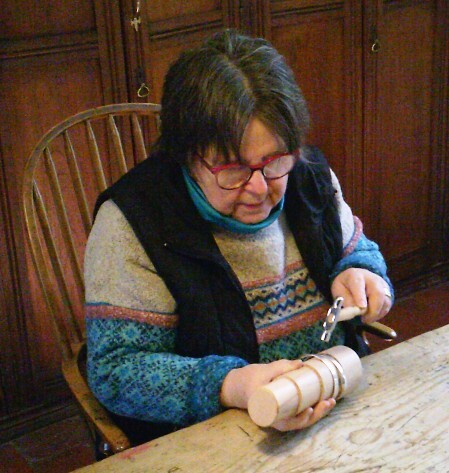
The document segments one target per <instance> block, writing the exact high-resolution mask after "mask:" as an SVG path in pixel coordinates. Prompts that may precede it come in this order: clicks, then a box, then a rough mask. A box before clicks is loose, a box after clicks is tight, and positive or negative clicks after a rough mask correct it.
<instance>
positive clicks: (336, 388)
mask: <svg viewBox="0 0 449 473" xmlns="http://www.w3.org/2000/svg"><path fill="white" fill-rule="evenodd" d="M310 358H316V359H317V360H320V361H322V362H323V363H324V364H325V365H326V367H327V369H328V370H329V371H330V373H331V375H332V381H333V383H334V386H333V389H332V396H331V397H333V398H334V399H337V398H336V396H337V394H338V392H339V391H340V379H339V376H338V370H337V368H336V367H335V365H334V363H332V361H331V360H329V359H326V358H324V357H323V356H322V354H320V355H306V356H305V358H304V357H302V358H301V360H302V361H307V360H308V359H310Z"/></svg>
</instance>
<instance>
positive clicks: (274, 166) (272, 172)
mask: <svg viewBox="0 0 449 473" xmlns="http://www.w3.org/2000/svg"><path fill="white" fill-rule="evenodd" d="M295 161H296V158H295V156H294V155H292V154H286V155H283V156H280V157H279V158H276V159H273V161H270V162H269V163H267V164H266V165H265V166H264V167H262V168H261V169H260V170H261V171H262V174H263V175H264V177H265V179H280V178H281V177H284V176H285V175H286V174H288V173H289V172H290V171H291V170H292V169H293V166H294V165H295ZM253 172H254V170H253V169H251V168H250V167H248V166H245V165H244V164H242V165H239V166H235V167H230V168H226V169H222V170H221V171H219V172H218V173H217V174H216V175H215V176H216V178H217V183H218V185H219V186H220V187H222V188H223V189H237V188H238V187H241V186H243V185H245V184H246V183H247V182H248V181H249V180H250V178H251V176H252V174H253Z"/></svg>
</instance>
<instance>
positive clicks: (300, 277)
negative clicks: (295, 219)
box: [85, 175, 390, 426]
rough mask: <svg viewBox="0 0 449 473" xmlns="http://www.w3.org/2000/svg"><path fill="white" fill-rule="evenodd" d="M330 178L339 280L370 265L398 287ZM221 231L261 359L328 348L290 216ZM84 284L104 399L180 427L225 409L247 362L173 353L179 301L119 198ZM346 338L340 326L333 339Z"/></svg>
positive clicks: (91, 365)
mask: <svg viewBox="0 0 449 473" xmlns="http://www.w3.org/2000/svg"><path fill="white" fill-rule="evenodd" d="M332 177H333V184H334V187H335V189H336V190H337V202H338V206H339V213H340V218H341V223H342V230H343V241H344V245H345V251H344V256H343V258H342V259H341V260H340V262H339V263H338V264H337V266H336V268H335V269H334V272H333V275H332V276H331V277H334V276H336V275H337V274H338V273H340V272H341V271H343V270H344V269H347V268H349V267H362V268H366V269H369V270H371V271H373V272H375V273H377V274H379V275H380V276H382V277H383V278H385V280H386V281H387V282H388V283H389V284H390V281H389V280H388V277H387V276H386V265H385V262H384V260H383V257H382V255H381V254H380V252H379V249H378V246H377V245H376V244H375V243H374V242H372V241H370V240H368V239H367V238H366V237H365V236H364V235H363V233H362V228H361V223H360V221H359V220H358V219H357V218H356V217H353V215H352V212H351V210H350V208H349V207H348V205H347V204H346V203H345V202H344V200H343V197H342V195H341V189H340V186H339V183H338V181H337V179H336V177H335V175H332ZM214 237H215V240H216V242H217V244H218V246H219V248H220V251H221V252H222V254H223V255H224V257H225V258H226V259H227V260H228V262H229V263H230V265H231V267H232V269H233V270H234V272H235V273H236V275H237V277H238V279H239V280H240V282H241V284H242V287H243V289H244V292H245V294H246V298H247V300H248V303H249V306H250V308H251V311H252V313H253V318H254V325H255V328H256V334H257V339H258V342H259V354H260V360H261V362H264V363H265V362H270V361H274V360H277V359H281V358H289V359H295V358H298V357H299V356H301V355H303V354H305V353H316V352H318V351H321V350H323V349H325V348H326V347H328V346H329V345H327V344H326V345H324V344H323V342H321V340H320V335H321V329H322V320H323V318H324V316H325V314H326V311H327V309H328V304H327V303H326V302H325V300H324V298H323V296H322V294H321V293H320V292H319V291H318V290H317V287H316V285H315V283H314V282H313V280H312V279H311V278H310V276H309V272H308V270H307V268H306V267H305V265H304V263H303V261H302V258H301V255H300V254H299V251H298V248H297V246H296V244H295V240H294V237H293V235H292V233H291V232H290V230H289V228H288V225H287V223H286V220H285V217H284V215H281V217H280V218H279V219H278V220H276V221H275V222H274V223H272V224H271V225H270V226H268V227H267V228H264V229H262V230H260V231H258V232H256V233H255V234H250V235H247V234H235V233H231V232H229V231H226V230H223V229H220V228H218V227H217V228H215V231H214ZM85 283H86V329H87V336H88V366H87V368H88V380H89V385H90V387H91V389H92V391H93V392H94V394H95V395H96V397H97V398H98V399H99V400H100V402H102V403H103V404H104V405H105V406H106V407H107V408H108V409H109V410H110V411H112V412H114V413H116V414H119V415H123V416H127V417H132V418H137V419H140V420H144V421H151V422H168V423H172V424H175V425H178V426H186V425H190V424H192V423H195V422H199V421H201V420H205V419H207V418H209V417H211V416H213V415H215V414H218V413H219V412H221V411H222V409H223V408H222V406H221V405H220V403H219V393H220V389H221V384H222V382H223V380H224V378H225V376H226V375H227V373H228V372H229V371H230V370H231V369H233V368H237V367H242V366H244V365H246V364H247V362H246V361H245V360H243V359H240V358H236V357H231V356H206V357H204V358H200V359H197V358H187V357H181V356H179V355H176V354H175V350H174V346H175V338H176V327H177V323H178V315H177V310H176V302H175V300H174V299H173V297H172V295H171V294H170V292H169V291H168V289H167V287H166V285H165V284H164V281H163V280H162V279H161V278H160V277H159V275H158V274H157V272H156V270H155V269H154V266H153V265H152V263H151V261H150V259H149V258H148V256H147V255H146V253H145V251H144V250H143V248H142V246H141V245H140V243H139V241H138V240H137V238H136V236H135V235H134V233H133V231H132V229H131V227H130V225H129V223H128V222H127V221H126V219H125V217H124V216H123V214H122V213H121V211H120V210H119V209H118V207H117V206H116V205H115V204H114V203H113V202H112V201H107V202H105V203H104V204H103V205H102V206H101V208H100V210H99V212H98V214H97V217H96V220H95V224H94V226H93V229H92V232H91V235H90V236H89V240H88V245H87V248H86V255H85ZM198 330H201V327H198ZM343 341H344V334H343V331H342V329H340V328H339V327H337V329H336V331H335V332H334V334H333V337H332V343H333V344H342V343H343Z"/></svg>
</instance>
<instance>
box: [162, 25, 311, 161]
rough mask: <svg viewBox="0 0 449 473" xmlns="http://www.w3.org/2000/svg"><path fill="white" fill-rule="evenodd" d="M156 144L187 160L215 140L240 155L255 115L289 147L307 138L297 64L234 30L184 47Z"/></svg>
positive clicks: (226, 153)
mask: <svg viewBox="0 0 449 473" xmlns="http://www.w3.org/2000/svg"><path fill="white" fill-rule="evenodd" d="M161 105H162V110H161V136H160V139H159V141H158V144H157V147H158V148H159V149H160V150H161V151H165V152H167V154H168V155H169V156H170V157H171V158H172V159H175V160H176V161H178V162H180V163H182V164H185V163H186V161H187V160H188V159H189V158H190V157H192V156H194V155H195V154H199V155H204V154H205V152H206V151H207V150H208V149H210V148H211V147H212V148H214V149H215V151H216V152H217V153H218V154H220V155H222V156H223V157H224V158H225V159H226V160H228V159H229V157H230V155H235V156H236V157H238V158H239V148H240V143H241V140H242V136H243V132H244V131H245V128H246V125H247V124H248V121H249V120H250V118H251V117H257V118H258V119H259V120H261V121H262V122H263V123H264V124H265V125H266V126H267V127H268V128H269V129H270V130H272V131H273V132H274V133H275V134H277V135H278V136H279V137H281V138H282V139H283V141H284V142H285V144H286V146H287V150H288V151H294V150H296V149H298V148H299V147H300V145H301V144H302V139H303V137H304V135H305V133H306V131H307V128H308V124H309V115H308V112H307V106H306V103H305V100H304V97H303V95H302V93H301V91H300V89H299V87H298V85H297V83H296V81H295V77H294V75H293V72H292V70H291V69H290V68H289V67H288V66H287V64H286V62H285V59H284V58H283V56H281V55H280V54H279V53H278V52H277V51H276V50H275V49H274V48H273V46H272V45H271V44H270V43H269V42H268V41H266V40H264V39H261V38H250V37H247V36H243V35H241V34H239V33H238V32H237V31H235V30H225V31H223V32H221V33H218V34H216V35H214V36H212V37H211V38H210V39H209V40H207V41H205V42H204V43H203V44H202V45H200V46H199V47H197V48H195V49H191V50H188V51H185V52H184V53H182V54H181V56H180V57H179V59H178V60H177V61H176V62H175V63H174V64H173V65H172V66H171V67H170V69H169V71H168V73H167V75H166V77H165V82H164V88H163V95H162V103H161Z"/></svg>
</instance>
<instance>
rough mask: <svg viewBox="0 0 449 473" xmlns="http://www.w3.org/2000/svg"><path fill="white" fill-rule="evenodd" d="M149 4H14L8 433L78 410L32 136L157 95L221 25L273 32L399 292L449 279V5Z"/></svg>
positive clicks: (10, 28) (4, 29) (2, 301)
mask: <svg viewBox="0 0 449 473" xmlns="http://www.w3.org/2000/svg"><path fill="white" fill-rule="evenodd" d="M137 3H138V2H136V1H132V0H121V1H117V2H107V1H105V0H77V1H76V2H70V1H66V0H61V1H60V2H58V3H57V4H55V3H54V2H50V1H49V0H40V1H39V2H35V1H31V0H22V1H21V2H17V1H15V0H4V1H3V2H2V9H1V12H0V110H1V121H0V347H1V351H0V416H1V421H0V440H4V439H7V438H11V437H13V436H15V435H18V434H20V433H22V432H25V431H27V430H29V429H31V428H33V427H36V426H38V425H42V424H45V423H48V422H50V421H52V420H55V419H58V418H61V417H64V416H66V415H69V414H70V413H71V412H73V409H74V407H73V403H71V402H70V399H71V398H70V395H69V393H68V392H67V389H66V387H65V385H64V382H63V381H62V378H61V375H60V356H59V353H58V350H57V347H56V345H55V343H54V342H53V338H52V330H51V327H50V324H49V321H48V320H47V319H46V317H45V307H44V304H43V300H42V296H41V294H40V292H39V289H38V286H37V283H36V278H35V274H34V271H33V269H32V267H31V264H30V261H29V255H28V253H27V248H26V244H25V239H24V235H23V224H22V211H21V197H20V190H21V181H22V175H23V169H24V166H25V162H26V159H27V157H28V155H29V154H30V152H31V150H32V147H33V146H34V145H35V144H36V142H37V140H38V139H39V138H40V136H41V135H42V134H43V133H44V132H45V131H47V130H48V129H49V128H50V127H51V126H53V125H55V124H56V123H57V122H58V121H60V120H62V119H63V118H65V117H67V116H69V115H71V114H74V113H76V112H79V111H81V110H84V109H86V108H89V107H93V106H98V105H102V104H106V103H114V102H126V101H150V102H158V101H159V100H160V95H161V86H162V81H163V76H164V73H165V71H166V70H167V67H168V66H169V64H170V62H171V61H172V60H173V59H174V58H175V57H176V56H177V54H178V53H179V52H180V51H181V50H182V49H183V48H186V47H189V46H192V45H195V44H197V43H198V42H199V41H201V39H202V38H204V37H205V36H208V35H210V34H211V33H213V32H214V31H217V30H219V29H221V28H222V27H228V26H232V27H237V28H240V29H241V30H242V31H245V32H247V33H249V34H253V35H259V36H264V37H266V38H268V39H270V40H271V41H272V42H273V44H274V45H275V46H276V47H277V48H278V49H279V50H280V51H281V52H282V53H283V54H284V55H285V56H286V58H287V60H288V62H289V63H290V65H291V66H292V68H293V69H294V71H295V74H296V75H297V78H298V82H299V84H300V86H301V88H302V89H303V92H304V94H305V96H306V99H307V101H308V103H309V108H310V111H311V116H312V130H311V133H310V136H309V141H310V142H313V143H315V144H317V145H319V146H320V147H321V148H322V149H323V150H324V151H325V153H326V155H327V156H328V157H329V160H330V162H331V164H332V166H333V168H334V170H335V171H336V172H337V174H338V176H339V177H340V180H341V182H342V185H343V188H344V192H345V196H346V199H347V201H348V202H349V203H350V204H351V206H352V207H353V209H354V212H355V213H356V214H357V215H358V216H360V217H361V218H362V220H363V221H364V223H365V232H366V234H367V235H368V236H369V237H371V238H373V239H375V240H376V241H377V242H378V243H379V244H380V246H381V249H382V251H383V253H384V255H385V256H386V258H387V260H388V263H389V266H390V268H391V276H392V278H393V281H394V282H395V283H396V286H397V288H398V291H399V294H406V293H410V292H411V291H413V290H415V289H417V288H421V287H425V286H428V285H431V284H434V283H437V282H440V281H444V280H447V279H448V275H449V150H448V143H449V133H448V128H449V127H448V121H449V106H448V103H449V93H448V89H449V5H448V3H449V2H447V1H446V0H402V1H401V0H390V1H381V0H363V1H359V0H357V1H356V0H343V1H331V0H277V1H276V0H272V1H269V0H223V1H213V0H196V1H189V2H185V1H184V0H172V1H162V0H155V1H151V2H150V1H145V0H142V1H141V2H140V8H139V11H137V6H138V4H137ZM134 18H136V19H137V20H138V21H140V23H137V22H136V23H137V24H138V29H137V30H136V29H135V28H134V27H133V26H132V24H131V20H132V19H134ZM139 89H140V92H139V94H140V95H144V96H143V97H139V96H138V91H139ZM146 91H148V94H145V92H146ZM142 92H143V94H142ZM395 328H397V329H399V330H400V327H395Z"/></svg>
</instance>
